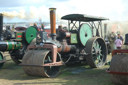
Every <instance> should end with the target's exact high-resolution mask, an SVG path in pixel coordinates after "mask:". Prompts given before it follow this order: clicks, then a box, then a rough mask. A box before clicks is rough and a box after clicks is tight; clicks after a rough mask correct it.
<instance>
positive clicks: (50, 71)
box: [44, 52, 61, 77]
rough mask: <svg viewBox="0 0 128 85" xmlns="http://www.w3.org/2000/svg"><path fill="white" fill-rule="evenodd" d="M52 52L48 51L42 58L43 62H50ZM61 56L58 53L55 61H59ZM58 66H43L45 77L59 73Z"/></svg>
mask: <svg viewBox="0 0 128 85" xmlns="http://www.w3.org/2000/svg"><path fill="white" fill-rule="evenodd" d="M52 59H53V58H52V53H51V52H49V53H48V54H47V55H46V57H45V58H44V64H47V63H52ZM60 60H61V58H60V56H59V54H58V57H57V61H60ZM59 70H60V66H44V73H45V75H46V77H55V76H57V74H58V73H59Z"/></svg>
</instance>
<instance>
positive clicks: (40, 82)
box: [0, 53, 114, 85]
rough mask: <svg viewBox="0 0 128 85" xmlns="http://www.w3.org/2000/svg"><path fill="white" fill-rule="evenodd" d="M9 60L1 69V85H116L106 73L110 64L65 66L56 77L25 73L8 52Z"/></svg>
mask: <svg viewBox="0 0 128 85" xmlns="http://www.w3.org/2000/svg"><path fill="white" fill-rule="evenodd" d="M4 55H5V56H6V58H7V62H6V63H5V64H4V66H3V68H2V69H0V85H114V84H113V83H112V82H111V78H110V75H109V74H108V73H106V69H107V68H108V67H109V66H108V65H106V66H104V67H102V68H100V69H97V68H95V69H91V68H90V67H89V66H85V65H83V66H72V67H71V66H70V67H66V66H63V67H62V68H61V72H60V74H59V75H58V76H57V77H56V78H42V77H32V76H28V75H26V74H25V73H24V71H23V69H22V67H21V66H18V65H16V64H15V63H14V62H13V61H12V60H11V59H10V57H9V55H8V54H7V53H6V54H4Z"/></svg>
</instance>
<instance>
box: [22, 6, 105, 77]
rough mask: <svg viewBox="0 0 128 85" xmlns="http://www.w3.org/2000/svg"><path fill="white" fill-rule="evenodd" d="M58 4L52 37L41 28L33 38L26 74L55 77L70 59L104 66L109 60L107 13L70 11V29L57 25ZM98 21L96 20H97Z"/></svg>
mask: <svg viewBox="0 0 128 85" xmlns="http://www.w3.org/2000/svg"><path fill="white" fill-rule="evenodd" d="M55 10H56V9H55V8H50V22H51V37H50V38H49V37H47V33H46V32H44V31H40V32H38V33H37V38H36V42H32V43H31V44H30V45H29V46H28V48H27V52H26V53H25V55H24V57H23V59H22V66H23V69H24V71H25V73H26V74H28V75H34V76H44V77H55V76H56V75H57V74H58V73H59V69H60V67H61V66H62V65H64V64H68V63H70V62H87V63H88V65H90V66H91V67H92V68H95V67H101V66H103V65H104V64H105V62H106V56H107V47H106V44H105V42H104V40H103V39H102V25H101V24H102V23H101V21H102V20H107V18H103V17H94V16H88V15H83V14H69V15H66V16H63V17H62V19H64V20H68V28H69V29H62V28H61V26H60V28H58V29H57V33H56V27H55V25H56V22H55V20H56V19H55ZM95 22H96V23H95Z"/></svg>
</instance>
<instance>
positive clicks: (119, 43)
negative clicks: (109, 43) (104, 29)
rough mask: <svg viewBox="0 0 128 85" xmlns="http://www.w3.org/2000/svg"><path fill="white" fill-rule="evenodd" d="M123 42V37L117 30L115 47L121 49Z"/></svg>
mask: <svg viewBox="0 0 128 85" xmlns="http://www.w3.org/2000/svg"><path fill="white" fill-rule="evenodd" d="M122 44H123V37H122V36H121V35H120V32H117V38H116V40H115V45H116V48H117V49H121V47H122Z"/></svg>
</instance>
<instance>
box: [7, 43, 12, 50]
mask: <svg viewBox="0 0 128 85" xmlns="http://www.w3.org/2000/svg"><path fill="white" fill-rule="evenodd" d="M7 44H8V46H7V47H8V48H7V50H11V49H12V47H13V46H12V45H13V43H12V42H7Z"/></svg>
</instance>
